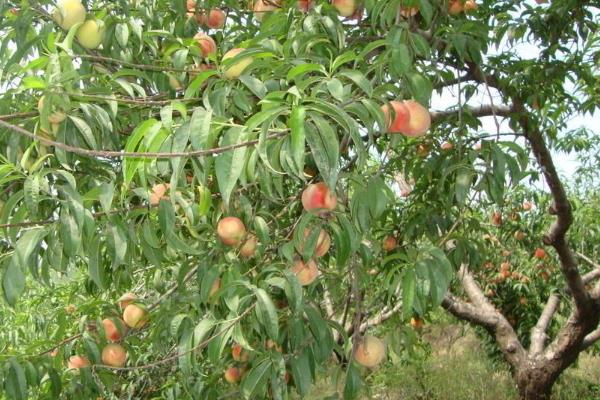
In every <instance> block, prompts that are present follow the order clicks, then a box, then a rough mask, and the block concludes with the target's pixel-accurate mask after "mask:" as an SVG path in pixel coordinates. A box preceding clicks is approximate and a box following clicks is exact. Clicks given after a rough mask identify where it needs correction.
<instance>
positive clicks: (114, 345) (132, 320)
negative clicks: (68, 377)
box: [67, 293, 148, 369]
mask: <svg viewBox="0 0 600 400" xmlns="http://www.w3.org/2000/svg"><path fill="white" fill-rule="evenodd" d="M136 300H137V296H136V295H134V294H133V293H126V294H124V295H123V296H121V298H120V299H119V300H118V303H119V307H120V308H121V310H122V311H123V316H122V319H121V318H104V319H103V320H102V327H103V329H104V335H105V337H106V340H107V341H109V342H111V343H109V344H107V345H106V346H104V348H103V349H102V363H103V364H104V365H107V366H110V367H115V368H122V367H123V366H125V363H126V362H127V351H126V350H125V348H124V347H123V346H122V345H120V344H119V343H118V342H120V341H121V340H122V339H123V338H124V337H125V335H127V332H128V331H129V329H141V328H143V327H144V325H146V323H147V322H148V312H147V311H146V309H145V308H144V307H143V306H141V305H140V304H138V303H136ZM90 365H91V363H90V360H89V359H88V358H87V357H85V356H81V355H74V356H71V357H70V358H69V360H68V362H67V367H68V368H69V369H78V368H84V367H89V366H90Z"/></svg>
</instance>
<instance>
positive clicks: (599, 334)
mask: <svg viewBox="0 0 600 400" xmlns="http://www.w3.org/2000/svg"><path fill="white" fill-rule="evenodd" d="M598 339H600V328H596V329H595V330H593V331H592V332H590V333H588V334H587V335H586V336H585V337H584V338H583V341H582V342H581V347H580V349H581V351H583V350H585V349H587V348H589V347H591V346H593V345H594V343H596V342H597V341H598Z"/></svg>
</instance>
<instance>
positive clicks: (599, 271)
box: [575, 252, 600, 284]
mask: <svg viewBox="0 0 600 400" xmlns="http://www.w3.org/2000/svg"><path fill="white" fill-rule="evenodd" d="M575 254H577V257H579V258H581V259H582V260H583V261H585V262H586V263H588V264H590V265H591V266H592V267H594V269H593V270H592V271H590V272H588V273H587V274H584V275H583V276H582V277H581V280H582V281H583V283H584V284H587V283H590V282H592V281H594V280H596V279H598V278H600V264H597V263H595V262H594V261H593V260H592V259H591V258H589V257H587V256H586V255H585V254H582V253H580V252H577V253H575Z"/></svg>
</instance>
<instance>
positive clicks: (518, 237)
mask: <svg viewBox="0 0 600 400" xmlns="http://www.w3.org/2000/svg"><path fill="white" fill-rule="evenodd" d="M514 236H515V240H518V241H519V242H520V241H521V240H523V239H525V232H523V231H516V232H515V235H514Z"/></svg>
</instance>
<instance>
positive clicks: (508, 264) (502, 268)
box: [500, 261, 510, 271]
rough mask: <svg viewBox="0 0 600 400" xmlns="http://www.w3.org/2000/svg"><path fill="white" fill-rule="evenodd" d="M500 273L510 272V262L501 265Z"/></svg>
mask: <svg viewBox="0 0 600 400" xmlns="http://www.w3.org/2000/svg"><path fill="white" fill-rule="evenodd" d="M500 271H510V263H509V262H508V261H504V262H503V263H502V264H500Z"/></svg>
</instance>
